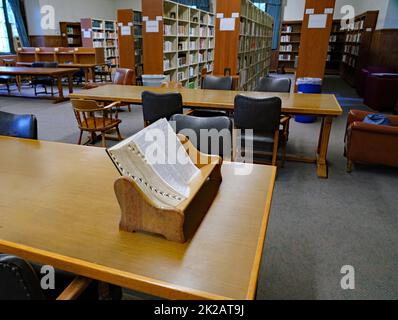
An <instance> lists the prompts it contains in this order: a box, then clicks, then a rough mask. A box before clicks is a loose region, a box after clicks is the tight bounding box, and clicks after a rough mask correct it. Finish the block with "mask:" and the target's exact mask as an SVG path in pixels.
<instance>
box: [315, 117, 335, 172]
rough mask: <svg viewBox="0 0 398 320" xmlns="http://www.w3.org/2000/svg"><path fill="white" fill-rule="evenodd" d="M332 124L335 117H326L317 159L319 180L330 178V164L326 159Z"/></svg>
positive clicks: (323, 122)
mask: <svg viewBox="0 0 398 320" xmlns="http://www.w3.org/2000/svg"><path fill="white" fill-rule="evenodd" d="M332 123H333V117H324V118H323V120H322V127H321V133H320V137H319V146H318V157H317V174H318V177H319V178H325V179H327V178H328V164H327V159H326V158H327V154H328V148H329V139H330V132H331V129H332Z"/></svg>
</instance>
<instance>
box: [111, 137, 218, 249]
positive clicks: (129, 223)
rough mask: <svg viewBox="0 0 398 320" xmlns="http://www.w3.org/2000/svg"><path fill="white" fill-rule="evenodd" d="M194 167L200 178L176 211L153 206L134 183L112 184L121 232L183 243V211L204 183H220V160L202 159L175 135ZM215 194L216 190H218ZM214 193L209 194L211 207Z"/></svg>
mask: <svg viewBox="0 0 398 320" xmlns="http://www.w3.org/2000/svg"><path fill="white" fill-rule="evenodd" d="M178 137H179V139H180V141H181V142H182V144H183V146H184V147H185V150H186V151H187V153H188V155H189V157H190V158H191V159H192V161H193V163H194V164H195V165H196V166H197V167H198V168H199V169H200V171H201V175H200V176H199V177H197V178H196V179H195V180H194V181H193V182H192V183H191V185H190V188H191V195H190V197H189V198H188V199H186V200H184V201H183V202H182V203H180V204H179V205H178V206H177V207H175V208H162V207H159V206H158V205H157V204H155V203H154V201H153V200H152V199H150V198H149V197H148V196H147V195H146V194H145V193H144V192H142V190H141V189H140V187H139V186H138V185H137V184H136V183H135V181H134V180H133V179H131V178H128V177H121V178H119V179H117V180H116V182H115V186H114V188H115V193H116V197H117V199H118V202H119V205H120V208H121V212H122V218H121V221H120V226H119V227H120V230H122V231H127V232H138V231H144V232H150V233H155V234H160V235H163V236H164V237H165V238H166V239H167V240H169V241H174V242H180V243H184V242H185V241H186V236H185V234H184V222H185V220H186V218H188V217H186V215H185V212H186V209H187V208H188V207H189V205H190V204H191V202H192V201H193V200H194V198H195V196H196V195H197V194H198V193H199V191H200V190H201V188H202V186H203V185H204V184H205V182H207V181H209V180H210V181H214V182H218V186H219V185H220V183H221V181H222V176H221V166H222V159H221V157H219V156H212V155H205V154H203V153H201V152H199V151H198V150H197V149H196V148H195V147H194V146H193V145H192V143H191V142H190V141H189V140H188V139H187V138H186V137H185V136H182V135H178ZM217 190H218V189H217ZM216 194H217V193H212V194H211V193H209V197H212V199H208V200H209V203H211V202H212V201H213V200H214V198H215V196H216Z"/></svg>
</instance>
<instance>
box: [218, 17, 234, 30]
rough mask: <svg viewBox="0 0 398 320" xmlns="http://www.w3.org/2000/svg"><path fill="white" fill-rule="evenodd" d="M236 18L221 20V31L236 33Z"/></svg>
mask: <svg viewBox="0 0 398 320" xmlns="http://www.w3.org/2000/svg"><path fill="white" fill-rule="evenodd" d="M234 30H235V18H222V19H221V20H220V31H234Z"/></svg>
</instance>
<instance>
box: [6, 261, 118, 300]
mask: <svg viewBox="0 0 398 320" xmlns="http://www.w3.org/2000/svg"><path fill="white" fill-rule="evenodd" d="M40 271H41V266H40V265H36V264H31V263H29V262H27V261H25V260H23V259H20V258H18V257H15V256H12V255H6V254H0V300H55V299H61V300H64V299H65V300H67V298H68V299H71V300H74V299H79V300H98V299H107V300H120V299H121V297H122V291H121V288H120V287H116V286H111V285H109V288H108V294H107V295H106V296H101V295H100V290H99V282H97V281H91V280H89V279H85V282H80V283H82V285H81V287H79V286H78V285H77V284H76V285H75V286H74V287H73V289H72V288H70V287H68V286H69V284H71V283H72V282H73V280H74V279H75V277H76V276H75V275H73V274H71V273H67V272H63V271H56V272H55V289H52V290H51V289H50V290H43V289H42V288H41V286H40V277H41V276H42V275H41V273H40ZM83 288H85V289H83Z"/></svg>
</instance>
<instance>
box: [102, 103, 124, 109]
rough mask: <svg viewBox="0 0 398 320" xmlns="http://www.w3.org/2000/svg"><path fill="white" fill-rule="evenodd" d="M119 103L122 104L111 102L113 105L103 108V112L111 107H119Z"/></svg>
mask: <svg viewBox="0 0 398 320" xmlns="http://www.w3.org/2000/svg"><path fill="white" fill-rule="evenodd" d="M121 103H122V102H121V101H116V102H113V103H111V104H109V105H107V106H105V107H104V108H103V110H108V109H112V108H113V107H117V106H119V105H121Z"/></svg>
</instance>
